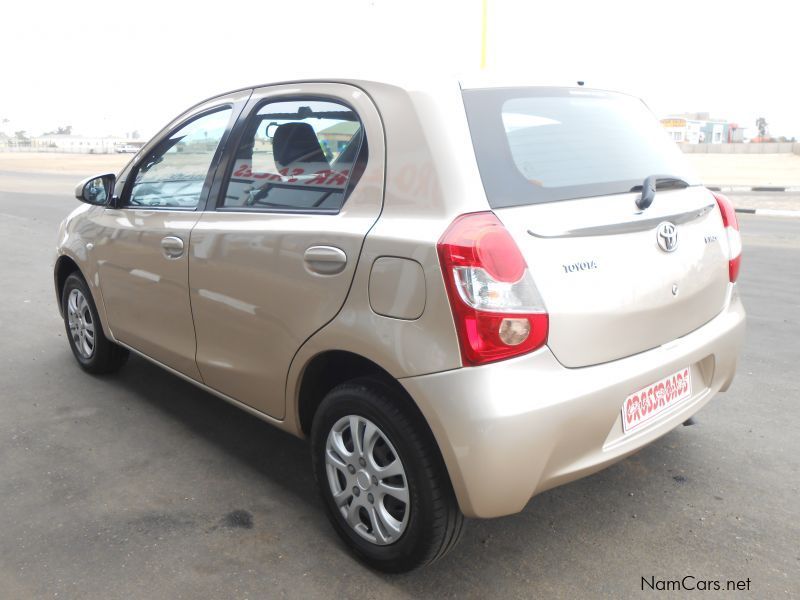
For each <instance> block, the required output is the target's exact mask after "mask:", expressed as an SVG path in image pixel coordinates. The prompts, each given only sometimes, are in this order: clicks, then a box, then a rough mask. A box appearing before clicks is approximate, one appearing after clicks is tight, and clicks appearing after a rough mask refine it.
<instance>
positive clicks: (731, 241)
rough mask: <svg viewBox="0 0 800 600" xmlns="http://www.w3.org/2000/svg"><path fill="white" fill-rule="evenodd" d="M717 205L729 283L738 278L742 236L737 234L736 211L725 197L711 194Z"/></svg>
mask: <svg viewBox="0 0 800 600" xmlns="http://www.w3.org/2000/svg"><path fill="white" fill-rule="evenodd" d="M711 193H712V194H714V198H715V199H716V201H717V204H718V205H719V211H720V213H722V224H723V225H724V226H725V235H726V236H727V238H728V276H729V279H730V281H731V283H735V282H736V280H737V279H738V277H739V267H740V266H741V264H742V234H741V233H740V232H739V221H738V219H737V218H736V210H735V209H734V208H733V203H732V202H731V201H730V200H729V199H728V197H727V196H724V195H722V194H719V193H717V192H711Z"/></svg>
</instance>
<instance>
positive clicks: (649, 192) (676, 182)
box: [631, 175, 689, 210]
mask: <svg viewBox="0 0 800 600" xmlns="http://www.w3.org/2000/svg"><path fill="white" fill-rule="evenodd" d="M687 187H689V182H688V181H684V180H683V179H681V178H680V177H675V176H673V175H650V176H649V177H646V178H645V180H644V182H643V183H642V185H635V186H633V187H632V188H631V191H632V192H639V191H641V192H642V195H641V196H640V197H639V198H638V199H637V200H636V206H638V207H639V209H640V210H644V209H646V208H647V207H648V206H650V205H651V204H652V203H653V199H654V198H655V197H656V190H657V189H659V190H670V189H673V190H674V189H681V188H687Z"/></svg>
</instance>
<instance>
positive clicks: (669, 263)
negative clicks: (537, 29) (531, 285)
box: [464, 88, 729, 367]
mask: <svg viewBox="0 0 800 600" xmlns="http://www.w3.org/2000/svg"><path fill="white" fill-rule="evenodd" d="M464 97H465V103H466V106H467V113H468V117H469V123H470V130H471V133H472V137H473V142H474V145H475V152H476V156H477V158H478V163H479V167H480V170H481V177H482V179H483V183H484V187H485V188H486V192H487V196H488V199H489V203H490V205H491V206H492V208H493V210H494V212H495V213H496V214H497V216H498V217H499V218H500V220H501V221H502V222H503V223H504V225H505V226H506V227H507V228H508V230H509V231H510V232H511V234H512V236H513V237H514V238H515V241H516V242H517V244H518V245H519V247H520V249H521V250H522V252H523V254H524V255H525V257H526V260H527V262H528V265H529V268H530V270H531V273H532V274H533V277H534V280H535V282H536V285H537V287H538V289H539V292H540V293H541V296H542V299H543V300H544V303H545V306H546V308H547V311H548V313H549V315H550V335H549V340H548V345H549V347H550V349H551V350H552V351H553V353H554V355H555V356H556V358H558V360H559V361H560V362H561V363H562V364H564V365H565V366H568V367H581V366H586V365H592V364H597V363H602V362H607V361H611V360H615V359H618V358H622V357H625V356H629V355H631V354H635V353H637V352H642V351H644V350H648V349H650V348H654V347H656V346H659V345H661V344H664V343H666V342H668V341H670V340H673V339H675V338H678V337H680V336H683V335H685V334H687V333H689V332H691V331H693V330H694V329H697V328H698V327H700V326H702V325H703V324H704V323H706V322H708V321H709V320H710V319H712V318H713V317H714V316H715V315H717V314H718V313H719V312H720V311H721V310H722V308H723V306H724V304H725V301H726V297H727V293H728V286H729V279H728V259H727V247H726V246H725V244H726V238H725V235H724V231H723V225H722V220H721V217H720V214H719V210H718V208H717V205H716V202H715V199H714V198H713V196H712V195H711V193H710V192H709V191H708V190H707V189H705V188H703V187H702V186H700V185H699V184H698V182H697V180H696V178H695V177H694V175H693V174H692V173H691V171H690V170H689V169H688V166H687V165H686V164H685V162H684V160H683V156H682V155H681V153H680V151H679V150H678V149H677V147H676V146H675V145H674V143H672V142H671V141H670V140H669V139H668V138H667V136H666V134H665V133H664V131H663V130H662V129H661V127H660V124H659V123H658V121H656V120H655V118H653V116H652V115H651V114H650V113H649V111H648V110H647V109H646V108H645V107H644V105H643V104H642V103H641V102H640V101H638V100H636V99H633V98H630V97H628V96H624V95H621V94H611V93H607V92H600V91H593V90H583V89H578V90H572V89H552V88H549V89H537V88H527V89H525V88H520V89H509V88H506V89H504V90H472V91H465V92H464ZM650 175H657V176H660V182H659V189H658V190H657V192H656V195H655V200H654V201H653V203H652V205H651V206H650V207H649V208H647V209H644V210H641V209H639V208H638V207H637V205H636V200H637V198H639V197H640V195H641V191H640V189H641V185H642V182H643V180H644V178H645V177H647V176H650Z"/></svg>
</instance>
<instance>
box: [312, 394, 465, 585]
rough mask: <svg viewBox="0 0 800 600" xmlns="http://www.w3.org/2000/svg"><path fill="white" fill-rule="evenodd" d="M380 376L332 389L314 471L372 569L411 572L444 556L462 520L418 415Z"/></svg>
mask: <svg viewBox="0 0 800 600" xmlns="http://www.w3.org/2000/svg"><path fill="white" fill-rule="evenodd" d="M403 400H404V399H403V398H400V397H399V394H398V392H397V391H395V390H394V389H393V388H391V387H390V386H388V385H386V384H385V383H384V382H382V381H379V380H375V379H361V380H356V381H353V382H350V383H345V384H342V385H340V386H338V387H336V388H334V389H333V390H332V391H331V392H329V393H328V395H327V396H326V397H325V399H324V400H323V401H322V404H321V405H320V407H319V409H318V410H317V413H316V414H315V416H314V422H313V425H312V431H311V443H312V457H313V466H314V475H315V477H316V480H317V485H318V487H319V490H320V493H321V495H322V500H323V502H324V504H325V507H326V509H327V512H328V517H329V519H330V521H331V523H332V524H333V526H334V529H335V530H336V532H337V533H338V534H339V536H340V537H341V538H342V539H343V540H344V541H345V543H346V544H347V545H348V546H349V548H350V549H351V550H352V551H353V552H354V553H355V554H356V555H357V556H358V557H359V558H360V559H361V560H363V561H364V562H366V563H367V564H369V565H370V566H372V567H374V568H376V569H380V570H381V571H387V572H403V571H409V570H411V569H413V568H416V567H418V566H421V565H425V564H428V563H430V562H433V561H434V560H437V559H438V558H440V557H442V556H444V554H445V553H446V552H447V551H448V550H450V549H451V548H452V547H453V546H454V545H455V543H456V542H457V541H458V538H459V537H460V534H461V530H462V525H463V520H464V517H463V515H462V514H461V511H460V510H459V508H458V504H457V502H456V500H455V495H454V493H453V489H452V487H451V485H450V480H449V478H448V476H447V471H446V469H445V467H444V463H443V461H442V459H441V456H440V455H439V452H438V449H437V447H436V444H435V441H434V440H433V436H432V435H431V433H430V431H429V429H428V428H427V424H425V423H424V421H423V420H422V418H421V417H419V416H418V415H416V414H413V413H412V412H411V411H410V410H407V409H406V408H405V406H404V403H403Z"/></svg>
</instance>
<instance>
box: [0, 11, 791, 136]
mask: <svg viewBox="0 0 800 600" xmlns="http://www.w3.org/2000/svg"><path fill="white" fill-rule="evenodd" d="M205 4H206V3H201V2H178V1H168V0H159V1H152V0H137V1H136V2H130V1H126V2H119V1H117V0H105V1H82V0H75V1H73V2H64V1H63V0H62V1H59V2H51V1H44V2H32V1H27V2H18V1H14V0H9V1H7V2H6V3H5V4H4V7H3V9H2V16H3V31H2V35H0V57H2V58H1V59H0V127H2V128H3V129H5V130H9V129H11V130H12V131H15V130H19V129H25V130H27V131H28V132H29V133H32V134H39V133H42V132H43V131H45V130H49V129H55V128H56V127H58V126H64V125H73V129H74V131H75V132H76V133H85V134H92V135H94V134H100V135H102V134H109V133H115V134H122V133H125V132H129V131H132V130H134V129H136V130H139V131H140V132H141V133H142V134H143V135H145V136H149V135H151V134H153V133H155V131H156V130H157V129H159V128H160V127H161V126H163V125H164V124H165V123H166V122H167V121H169V120H170V119H171V118H172V117H174V116H175V115H176V114H177V113H179V112H181V111H182V110H183V109H185V108H187V107H188V106H189V105H191V104H193V103H195V102H196V101H198V100H201V99H202V98H204V97H207V96H210V95H213V94H216V93H219V92H223V91H226V90H228V89H232V88H236V87H244V86H247V85H252V84H258V83H266V82H269V81H273V80H282V79H291V78H300V77H307V76H336V75H339V74H342V75H348V76H349V75H353V74H363V75H365V76H369V75H370V74H376V73H377V74H379V75H382V76H386V75H389V74H390V73H391V72H392V71H393V70H396V69H401V70H413V71H420V72H425V73H433V74H438V73H442V74H445V73H453V74H457V73H464V72H469V71H471V70H477V69H478V67H479V65H480V54H481V0H462V1H456V0H452V1H451V0H447V1H439V2H437V1H436V0H393V1H390V0H328V1H327V2H322V1H310V0H292V1H289V0H285V1H274V0H261V1H258V2H251V1H249V0H235V1H233V2H226V3H208V4H207V6H205ZM793 4H795V3H793V2H791V1H789V0H783V1H775V0H759V1H758V2H738V1H737V0H728V1H726V2H721V1H720V2H717V1H715V0H692V1H684V0H668V1H662V0H636V1H630V2H627V1H624V2H622V1H613V0H606V1H596V0H595V1H591V2H576V1H569V0H559V1H557V2H556V1H536V2H528V1H523V0H517V1H513V0H488V37H487V41H488V43H487V66H486V71H487V73H489V74H492V73H495V72H502V73H513V74H516V75H519V76H529V77H530V78H531V80H533V81H538V80H550V79H552V80H558V81H564V80H567V81H572V80H577V79H583V80H585V81H586V82H587V86H594V87H603V88H608V89H617V90H621V91H626V92H630V93H633V94H636V95H638V96H641V97H642V98H644V99H645V101H646V102H647V103H648V104H649V105H650V107H651V108H652V109H653V110H654V111H655V112H656V114H658V115H659V116H665V115H666V114H669V113H675V112H684V111H707V112H711V113H712V115H714V116H717V117H721V118H727V119H729V120H733V121H738V122H739V123H740V124H741V125H744V126H746V127H749V131H748V134H749V135H754V134H755V126H754V121H755V119H756V118H757V117H759V116H763V117H765V118H766V119H767V121H768V122H769V124H770V131H771V133H772V135H786V136H793V135H794V136H797V137H798V138H800V81H799V80H798V72H799V71H800V69H798V57H800V20H798V19H797V17H796V11H794V10H792V8H793ZM389 76H390V75H389ZM3 119H8V120H9V122H8V123H6V124H2V120H3Z"/></svg>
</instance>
